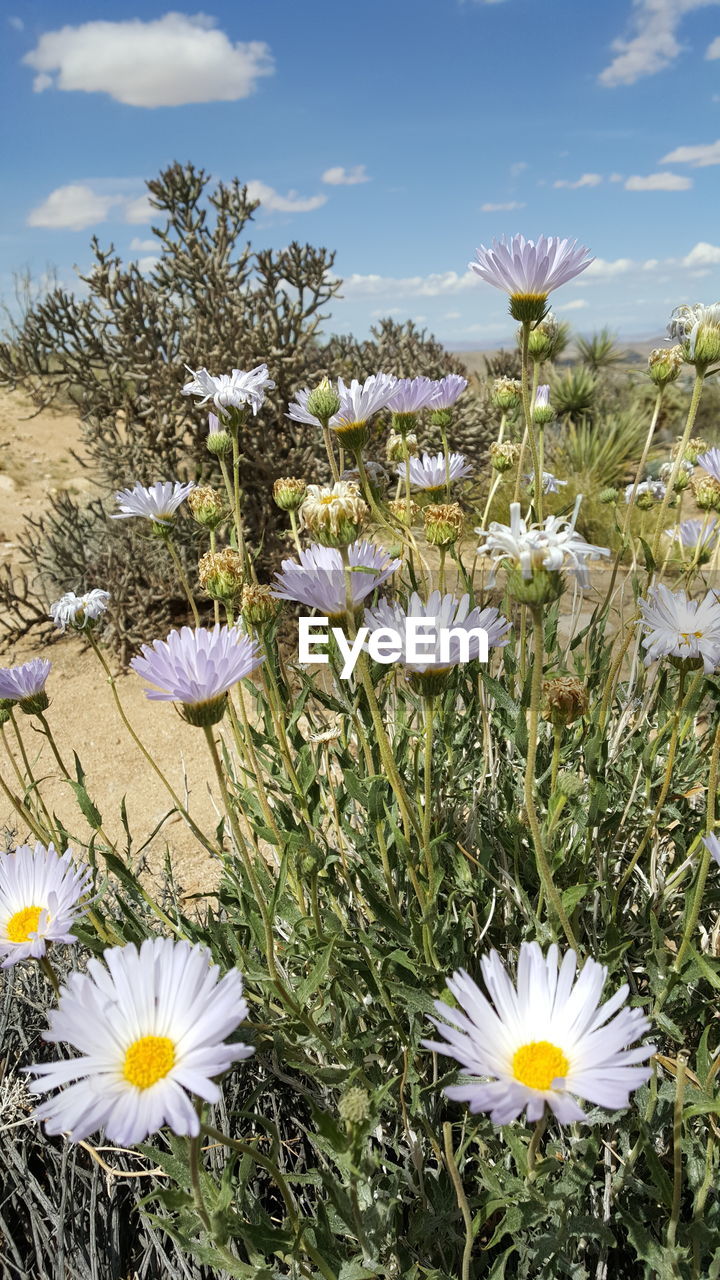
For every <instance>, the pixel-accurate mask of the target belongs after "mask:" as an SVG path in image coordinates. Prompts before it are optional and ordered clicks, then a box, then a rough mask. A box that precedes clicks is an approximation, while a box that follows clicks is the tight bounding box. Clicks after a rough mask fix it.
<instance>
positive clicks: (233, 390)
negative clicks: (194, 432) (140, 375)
mask: <svg viewBox="0 0 720 1280" xmlns="http://www.w3.org/2000/svg"><path fill="white" fill-rule="evenodd" d="M185 368H186V369H187V371H188V373H191V374H192V381H191V382H186V383H185V386H184V387H183V389H182V393H183V395H184V396H200V397H201V399H200V402H199V405H200V408H202V406H203V405H205V404H209V403H210V402H212V403H213V404H214V405H215V408H216V409H217V411H218V413H219V414H220V415H221V416H225V415H226V413H227V410H228V409H244V408H245V406H246V405H250V408H251V409H252V411H253V414H256V413H257V411H258V409H259V408H261V406H262V403H263V401H264V399H265V393H266V391H271V390H272V388H273V387H274V386H275V383H274V382H273V380H272V378H270V377H269V376H268V368H267V365H266V364H259V365H257V366H256V367H255V368H254V369H249V370H246V369H233V371H232V373H221V374H219V375H218V376H217V377H215V376H214V375H213V374H212V373H208V371H207V369H197V370H193V369H191V368H190V367H189V365H186V366H185Z"/></svg>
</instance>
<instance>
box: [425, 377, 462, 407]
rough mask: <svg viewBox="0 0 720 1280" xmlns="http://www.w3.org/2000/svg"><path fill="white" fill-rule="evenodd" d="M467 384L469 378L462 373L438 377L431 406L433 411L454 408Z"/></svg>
mask: <svg viewBox="0 0 720 1280" xmlns="http://www.w3.org/2000/svg"><path fill="white" fill-rule="evenodd" d="M467 384H468V380H467V378H463V376H462V374H460V373H448V374H446V376H445V377H444V378H438V379H437V381H436V383H435V391H434V393H433V398H432V400H431V402H430V408H431V409H432V410H433V411H437V410H443V409H452V407H453V405H454V404H455V402H456V400H459V398H460V396H461V395H462V393H463V391H464V390H465V388H466V387H467Z"/></svg>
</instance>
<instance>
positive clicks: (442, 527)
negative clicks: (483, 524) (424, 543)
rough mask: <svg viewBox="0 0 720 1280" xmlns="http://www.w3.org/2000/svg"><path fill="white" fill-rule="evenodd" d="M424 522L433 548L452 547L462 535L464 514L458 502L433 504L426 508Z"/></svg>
mask: <svg viewBox="0 0 720 1280" xmlns="http://www.w3.org/2000/svg"><path fill="white" fill-rule="evenodd" d="M423 520H424V522H425V537H426V538H427V540H428V542H429V543H430V545H431V546H432V547H451V546H452V545H453V543H455V542H457V540H458V538H459V537H460V534H461V533H462V527H463V513H462V508H461V507H460V505H459V504H458V503H457V502H444V503H442V502H439V503H432V504H431V505H430V506H429V507H425V509H424V511H423Z"/></svg>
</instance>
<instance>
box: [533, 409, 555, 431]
mask: <svg viewBox="0 0 720 1280" xmlns="http://www.w3.org/2000/svg"><path fill="white" fill-rule="evenodd" d="M532 417H533V422H534V423H535V425H536V426H538V427H546V426H547V425H548V423H549V422H553V421H554V420H555V410H554V409H553V407H552V405H551V404H536V405H534V406H533V413H532Z"/></svg>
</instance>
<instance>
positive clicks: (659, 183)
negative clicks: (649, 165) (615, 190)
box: [625, 173, 693, 191]
mask: <svg viewBox="0 0 720 1280" xmlns="http://www.w3.org/2000/svg"><path fill="white" fill-rule="evenodd" d="M692 184H693V181H692V178H685V177H683V175H682V174H681V173H648V174H645V175H644V176H643V175H641V174H638V173H635V174H633V175H632V176H631V177H630V178H627V179H626V181H625V190H626V191H688V190H689V189H690V187H691V186H692Z"/></svg>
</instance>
